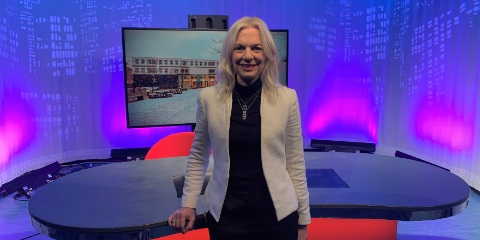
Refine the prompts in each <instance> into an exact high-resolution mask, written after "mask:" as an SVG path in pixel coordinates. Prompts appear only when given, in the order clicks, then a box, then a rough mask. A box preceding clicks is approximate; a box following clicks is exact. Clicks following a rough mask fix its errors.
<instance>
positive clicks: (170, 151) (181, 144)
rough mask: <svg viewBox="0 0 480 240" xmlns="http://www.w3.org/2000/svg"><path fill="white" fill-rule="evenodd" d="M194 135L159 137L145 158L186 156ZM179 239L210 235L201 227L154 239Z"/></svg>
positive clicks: (203, 239)
mask: <svg viewBox="0 0 480 240" xmlns="http://www.w3.org/2000/svg"><path fill="white" fill-rule="evenodd" d="M194 137H195V133H194V132H181V133H175V134H172V135H169V136H166V137H164V138H162V139H160V141H158V142H157V143H155V145H153V147H151V148H150V150H149V151H148V153H147V155H146V156H145V160H150V159H158V158H169V157H182V156H188V155H190V148H191V147H192V143H193V138H194ZM181 239H185V240H187V239H199V240H208V239H210V235H209V234H208V229H206V228H203V229H198V230H192V231H189V232H188V233H187V234H185V235H183V234H181V233H177V234H173V235H170V236H166V237H162V238H156V239H154V240H181Z"/></svg>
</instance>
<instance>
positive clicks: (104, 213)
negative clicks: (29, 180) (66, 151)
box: [28, 152, 470, 240]
mask: <svg viewBox="0 0 480 240" xmlns="http://www.w3.org/2000/svg"><path fill="white" fill-rule="evenodd" d="M187 160H188V158H187V157H177V158H165V159H157V160H149V161H134V162H124V163H115V164H109V165H104V166H100V167H95V168H91V169H87V170H84V171H80V172H76V173H73V174H71V175H68V176H66V177H62V178H60V179H57V180H55V181H53V182H51V183H49V184H47V185H45V186H43V187H42V188H41V189H39V190H38V191H37V192H36V193H35V195H33V196H32V198H31V199H30V200H29V203H28V210H29V213H30V216H31V221H32V225H33V227H34V228H35V229H37V230H38V231H39V232H41V233H42V234H44V235H47V236H49V237H51V238H54V239H104V240H107V239H132V240H133V239H138V240H141V239H153V238H158V237H162V236H167V235H171V234H175V233H176V232H175V231H174V230H173V229H171V228H170V227H169V226H168V222H167V219H168V218H169V216H170V215H171V214H172V213H173V212H174V211H175V210H177V209H178V208H179V207H180V200H181V199H180V198H178V197H177V191H176V188H175V186H174V184H173V181H172V176H183V175H184V174H185V169H186V166H187ZM212 161H214V160H213V159H212V158H210V164H209V167H208V170H207V171H208V172H211V171H212V168H213V164H212ZM305 162H306V168H307V183H308V188H309V193H310V213H311V216H312V221H313V222H314V223H315V222H316V220H322V221H325V220H326V221H329V220H331V221H337V222H335V223H334V225H335V224H336V227H333V228H332V227H328V226H331V225H329V223H328V222H322V224H318V222H317V225H320V226H319V227H322V226H323V227H324V229H323V230H322V234H324V235H323V236H324V237H325V238H326V239H327V238H328V239H332V236H336V235H338V237H335V238H337V239H345V238H347V237H348V236H347V237H345V234H349V233H350V234H352V233H353V232H352V231H353V230H352V231H350V228H352V227H355V226H358V225H359V223H361V222H362V221H364V222H365V221H371V220H373V221H377V222H376V223H375V224H368V223H367V224H364V226H365V228H364V230H362V229H360V230H358V229H357V230H355V231H357V233H355V234H356V236H357V237H356V239H362V238H369V239H395V238H396V229H397V221H422V220H435V219H441V218H446V217H451V216H454V215H456V214H458V213H460V212H462V211H463V210H465V209H466V207H467V205H468V199H469V197H470V187H469V185H468V184H467V183H466V182H465V181H463V180H462V179H461V178H460V177H458V176H456V175H454V174H452V173H450V172H448V171H446V170H444V169H441V168H438V167H435V166H432V165H429V164H425V163H421V162H416V161H412V160H408V159H402V158H395V157H389V156H382V155H372V154H363V153H336V152H305ZM207 211H208V209H207V207H206V204H205V200H204V198H203V196H201V197H200V198H199V202H198V206H197V211H196V212H197V216H196V221H195V228H197V229H198V228H202V227H206V224H205V220H204V217H203V213H205V212H207ZM348 220H353V221H356V222H354V223H353V224H352V222H351V221H350V222H348ZM338 221H340V222H338ZM341 221H344V222H343V223H342V222H341ZM312 226H313V225H312ZM339 226H340V227H339ZM309 228H310V227H309ZM372 228H373V229H372ZM323 231H325V232H323ZM358 231H360V232H359V233H358ZM362 231H364V232H363V233H362ZM310 232H311V231H310ZM392 232H393V236H392ZM187 235H188V233H187ZM187 235H185V236H187ZM362 236H363V237H362Z"/></svg>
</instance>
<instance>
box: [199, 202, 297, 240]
mask: <svg viewBox="0 0 480 240" xmlns="http://www.w3.org/2000/svg"><path fill="white" fill-rule="evenodd" d="M206 220H207V225H208V231H209V233H210V239H211V240H221V239H222V240H223V239H225V240H227V239H228V240H235V239H241V240H245V239H246V240H256V239H262V240H264V239H272V240H273V239H275V240H297V236H298V213H297V211H295V212H293V213H291V214H290V215H288V216H287V217H286V218H284V219H282V220H280V221H277V217H276V214H275V208H274V206H273V202H272V199H271V197H270V194H269V193H267V194H254V195H247V196H241V195H230V194H227V195H226V196H225V201H224V204H223V208H222V214H221V215H220V221H219V222H218V223H217V222H216V221H215V219H214V218H213V216H212V214H211V213H210V211H209V212H207V214H206Z"/></svg>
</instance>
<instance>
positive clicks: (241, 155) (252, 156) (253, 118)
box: [227, 79, 269, 195]
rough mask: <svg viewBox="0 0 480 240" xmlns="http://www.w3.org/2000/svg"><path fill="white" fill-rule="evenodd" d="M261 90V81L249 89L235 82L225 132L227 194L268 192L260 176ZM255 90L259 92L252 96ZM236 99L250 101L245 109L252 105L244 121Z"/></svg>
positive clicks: (261, 172) (261, 174) (261, 175)
mask: <svg viewBox="0 0 480 240" xmlns="http://www.w3.org/2000/svg"><path fill="white" fill-rule="evenodd" d="M261 88H262V81H261V79H258V80H257V81H255V82H254V83H253V84H252V85H250V86H242V85H240V84H239V83H238V82H237V81H235V88H234V91H233V93H232V113H231V117H230V130H229V152H230V172H229V180H228V189H227V193H228V194H234V195H252V194H259V193H263V194H265V193H269V191H268V187H267V182H266V180H265V176H264V174H263V168H262V155H261V116H260V102H261V95H262V94H261V90H260V89H261ZM258 90H260V92H259V94H258V95H257V96H256V97H255V94H256V93H257V91H258ZM237 94H238V96H237ZM239 98H241V99H243V102H245V103H246V102H247V101H248V100H249V99H251V100H250V102H248V103H247V106H250V104H252V105H251V106H250V108H249V109H248V110H247V118H246V119H245V120H244V119H243V118H242V114H243V110H242V108H241V104H240V103H239ZM252 101H253V102H252Z"/></svg>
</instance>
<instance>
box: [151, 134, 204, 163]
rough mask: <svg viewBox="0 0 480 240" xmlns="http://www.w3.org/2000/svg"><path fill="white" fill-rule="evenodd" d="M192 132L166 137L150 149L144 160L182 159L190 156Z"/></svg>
mask: <svg viewBox="0 0 480 240" xmlns="http://www.w3.org/2000/svg"><path fill="white" fill-rule="evenodd" d="M194 137H195V133H194V132H181V133H175V134H172V135H168V136H166V137H164V138H162V139H160V141H158V142H157V143H155V145H153V147H151V148H150V150H149V151H148V153H147V155H146V156H145V160H150V159H157V158H169V157H182V156H188V155H190V148H192V143H193V138H194Z"/></svg>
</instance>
